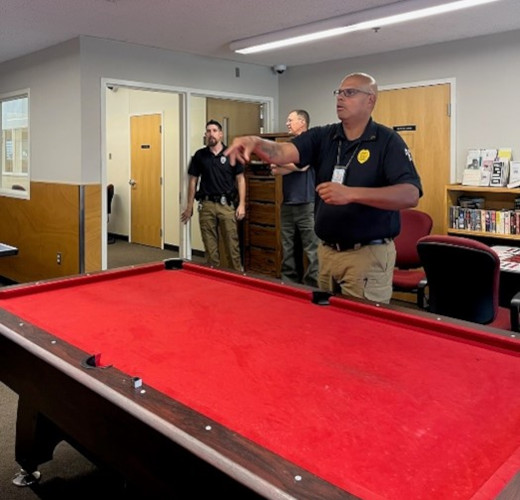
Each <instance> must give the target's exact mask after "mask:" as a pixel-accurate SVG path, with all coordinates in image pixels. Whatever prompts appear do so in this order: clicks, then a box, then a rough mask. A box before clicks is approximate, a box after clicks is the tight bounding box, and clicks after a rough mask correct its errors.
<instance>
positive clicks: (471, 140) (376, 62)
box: [279, 31, 520, 179]
mask: <svg viewBox="0 0 520 500" xmlns="http://www.w3.org/2000/svg"><path fill="white" fill-rule="evenodd" d="M354 71H363V72H366V73H370V74H371V75H373V76H374V77H375V78H376V80H377V81H378V83H379V85H380V86H394V85H399V84H407V83H415V82H423V81H431V80H439V79H448V78H454V79H455V81H456V103H455V105H456V116H457V123H456V144H455V148H456V167H457V171H458V177H459V179H460V178H461V171H462V169H463V168H464V164H465V159H466V152H467V150H468V149H469V148H493V147H501V146H508V147H512V148H513V158H516V159H520V126H519V123H520V99H519V97H518V82H519V81H520V31H514V32H509V33H502V34H498V35H490V36H483V37H478V38H473V39H468V40H462V41H458V42H448V43H442V44H437V45H431V46H425V47H420V48H415V49H408V50H400V51H396V52H390V53H386V54H379V55H374V56H366V57H360V58H354V59H344V60H339V61H330V62H324V63H319V64H312V65H304V66H297V67H292V68H291V67H289V68H288V69H287V71H286V72H285V73H284V75H283V76H282V77H280V106H279V110H280V113H279V123H284V121H283V120H285V118H286V116H287V113H288V112H289V111H290V110H291V109H293V108H305V109H307V111H309V113H310V115H311V125H323V124H326V123H331V122H335V121H337V118H336V111H335V98H334V97H333V95H332V90H333V89H335V88H337V87H338V85H339V83H340V81H341V79H342V78H343V77H344V76H345V75H346V74H348V73H351V72H354ZM452 104H454V103H452ZM434 147H435V144H432V148H434Z"/></svg>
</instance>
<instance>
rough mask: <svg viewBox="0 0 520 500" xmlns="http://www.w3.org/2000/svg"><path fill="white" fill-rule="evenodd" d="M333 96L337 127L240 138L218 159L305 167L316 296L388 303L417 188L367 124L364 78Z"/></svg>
mask: <svg viewBox="0 0 520 500" xmlns="http://www.w3.org/2000/svg"><path fill="white" fill-rule="evenodd" d="M334 95H335V96H336V113H337V116H338V118H339V120H340V123H337V124H332V125H326V126H322V127H313V128H311V129H310V130H309V131H307V132H305V133H303V134H301V135H299V136H297V137H295V138H294V139H293V140H292V141H291V142H279V143H276V142H274V141H267V140H263V139H261V138H259V137H256V136H248V137H241V138H238V139H235V141H233V143H232V145H231V146H230V147H229V148H228V149H227V150H226V151H225V153H224V154H226V155H228V156H229V157H230V160H231V164H234V163H235V162H236V161H237V160H238V161H242V162H244V161H249V158H250V155H251V153H253V152H254V153H256V154H257V155H258V156H259V157H260V158H262V159H263V160H264V161H267V162H270V163H277V164H285V163H295V164H296V165H298V166H300V165H301V166H304V165H309V164H310V165H312V167H313V168H315V170H316V184H317V187H316V192H317V194H318V197H317V202H316V214H315V230H316V234H317V235H318V237H319V238H320V239H321V241H322V242H321V244H320V246H319V248H318V261H319V278H318V284H319V286H320V288H321V289H323V290H327V291H329V292H332V293H335V292H336V291H338V289H339V290H341V293H343V294H345V295H351V296H354V297H360V298H365V299H368V300H371V301H375V302H389V301H390V299H391V297H392V275H393V269H394V266H395V246H394V242H393V238H394V237H395V236H397V235H398V234H399V231H400V216H399V210H401V209H404V208H412V207H415V206H417V203H418V201H419V197H420V196H422V187H421V181H420V179H419V175H418V174H417V171H416V169H415V166H414V163H413V160H412V156H411V154H410V151H409V149H408V147H407V145H406V144H405V142H404V141H403V139H402V138H401V137H400V136H399V134H397V133H396V132H395V131H393V130H392V129H389V128H387V127H385V126H383V125H380V124H378V123H376V122H374V121H373V120H372V118H371V114H372V110H373V109H374V106H375V103H376V100H377V84H376V81H375V80H374V78H373V77H372V76H370V75H367V74H364V73H352V74H350V75H347V76H346V77H345V78H344V79H343V80H342V82H341V85H340V88H339V89H337V90H335V91H334Z"/></svg>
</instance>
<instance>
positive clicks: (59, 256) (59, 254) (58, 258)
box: [56, 252, 61, 265]
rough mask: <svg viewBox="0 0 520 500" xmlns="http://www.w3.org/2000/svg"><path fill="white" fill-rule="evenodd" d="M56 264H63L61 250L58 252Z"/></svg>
mask: <svg viewBox="0 0 520 500" xmlns="http://www.w3.org/2000/svg"><path fill="white" fill-rule="evenodd" d="M56 264H58V265H61V252H58V253H57V254H56Z"/></svg>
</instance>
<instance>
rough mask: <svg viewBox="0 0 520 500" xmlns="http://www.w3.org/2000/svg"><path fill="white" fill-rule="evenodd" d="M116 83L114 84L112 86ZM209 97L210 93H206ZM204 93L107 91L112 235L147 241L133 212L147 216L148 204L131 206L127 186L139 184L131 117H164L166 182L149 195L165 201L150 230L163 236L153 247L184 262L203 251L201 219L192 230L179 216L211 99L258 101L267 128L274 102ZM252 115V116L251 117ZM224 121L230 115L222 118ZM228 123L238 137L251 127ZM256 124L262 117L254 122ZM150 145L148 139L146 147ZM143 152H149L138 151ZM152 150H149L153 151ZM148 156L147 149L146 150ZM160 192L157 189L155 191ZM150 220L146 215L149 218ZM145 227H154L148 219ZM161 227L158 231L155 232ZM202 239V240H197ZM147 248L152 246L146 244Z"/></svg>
mask: <svg viewBox="0 0 520 500" xmlns="http://www.w3.org/2000/svg"><path fill="white" fill-rule="evenodd" d="M112 83H114V84H112ZM208 94H209V93H208ZM208 94H206V95H203V94H200V93H191V92H186V90H185V89H183V90H179V91H176V90H175V89H171V90H170V91H166V90H164V88H161V89H153V87H152V88H143V89H138V88H135V85H130V84H128V86H125V83H124V82H117V84H116V82H111V83H110V84H108V83H107V85H106V90H105V120H106V121H105V139H104V140H105V146H106V147H105V157H104V167H106V170H105V175H106V177H105V176H104V183H106V184H113V185H114V187H115V195H114V199H113V202H112V213H111V216H110V219H109V221H108V232H109V233H110V234H111V235H115V236H116V238H117V239H122V240H130V241H132V242H136V243H137V242H141V241H142V242H145V241H148V240H147V239H141V238H140V237H136V235H135V234H134V233H135V228H132V220H131V218H132V212H133V213H134V215H135V213H136V212H139V213H141V215H143V216H144V214H146V212H147V211H148V208H147V206H148V203H147V202H139V203H138V206H141V207H142V206H144V209H140V208H139V209H138V208H134V207H132V203H133V202H132V196H133V194H134V193H133V191H134V190H133V189H132V188H131V186H130V184H129V182H131V180H132V179H133V180H136V179H135V178H134V177H133V172H132V170H131V156H132V150H131V122H130V117H131V116H148V115H159V116H162V165H163V167H162V178H161V181H162V184H161V185H160V187H159V193H160V194H159V196H154V195H150V196H151V199H152V200H153V201H158V200H162V201H161V202H160V209H159V212H157V209H156V208H154V214H155V215H151V218H153V219H154V222H155V226H154V227H153V229H152V230H151V232H152V233H153V234H154V235H155V238H157V236H156V235H157V234H161V233H160V230H161V229H162V242H161V241H159V242H157V240H155V241H154V242H152V244H153V245H154V246H155V245H157V246H159V247H160V246H161V245H162V246H163V247H164V248H165V249H167V250H171V249H174V250H177V251H178V252H179V254H180V255H181V256H182V257H183V258H190V259H191V258H192V253H191V249H192V247H193V248H194V249H197V248H198V249H201V250H202V248H203V246H202V241H200V246H197V233H199V234H200V230H199V227H198V221H195V220H194V219H195V218H196V217H197V215H198V214H197V213H196V214H194V217H193V219H192V222H191V231H190V229H189V228H188V227H186V226H184V224H182V223H181V221H180V213H181V211H182V207H183V203H185V201H184V200H185V195H186V191H187V189H186V187H187V173H186V172H187V168H188V164H189V160H190V158H191V155H192V154H193V153H194V152H195V151H196V150H197V149H199V148H200V147H203V146H204V130H205V123H206V121H207V117H208V111H207V101H208V99H212V100H214V101H215V102H217V101H218V102H217V103H218V104H219V105H225V104H231V103H232V104H233V106H235V105H236V106H237V107H238V108H240V107H242V106H244V107H248V108H250V106H248V105H249V104H251V103H254V108H255V109H262V115H263V116H267V118H266V119H265V123H267V124H269V123H270V121H269V119H270V117H271V109H272V106H273V103H272V100H271V99H264V98H254V97H251V99H250V100H247V97H241V98H239V99H234V98H233V97H232V96H229V95H226V96H219V95H218V94H217V93H214V94H213V95H208ZM248 114H250V113H248ZM222 116H223V118H226V117H227V114H225V115H224V114H223V115H222ZM233 116H234V115H232V116H231V117H230V119H228V120H226V122H225V123H226V126H227V127H228V133H229V132H231V133H232V134H236V135H238V134H240V133H242V132H241V130H245V131H247V132H250V130H251V129H250V128H249V127H247V128H246V129H240V128H239V129H238V132H235V131H234V130H235V129H234V128H233V127H234V123H235V122H236V123H238V124H239V125H240V124H241V123H244V120H243V119H242V118H240V119H238V120H237V119H236V118H233ZM256 123H258V119H257V120H256ZM149 142H150V141H149V140H148V139H145V140H143V141H142V144H143V145H145V146H146V145H147V144H148V143H149ZM139 148H140V149H141V152H143V151H146V150H147V148H141V146H140V145H139V147H138V149H139ZM150 149H151V148H150ZM148 152H149V151H148ZM155 192H156V191H155ZM146 217H148V215H146ZM143 224H144V225H146V226H148V225H150V226H152V225H151V223H150V222H149V221H147V222H146V223H143ZM157 227H159V228H160V229H159V232H158V231H157V230H156V228H157ZM199 238H200V237H199ZM146 244H149V242H148V243H146ZM111 247H112V246H106V245H105V246H104V249H103V268H106V264H107V252H108V251H109V250H110V248H111Z"/></svg>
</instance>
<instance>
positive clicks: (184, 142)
mask: <svg viewBox="0 0 520 500" xmlns="http://www.w3.org/2000/svg"><path fill="white" fill-rule="evenodd" d="M109 87H125V88H129V89H132V90H148V91H154V92H165V93H175V94H178V95H179V98H180V106H179V114H180V116H179V118H180V119H179V123H180V127H181V130H180V134H179V137H180V150H181V151H180V153H181V154H180V157H181V160H180V164H181V168H180V169H179V176H180V179H179V182H180V184H179V185H180V187H181V192H180V194H179V204H180V207H183V206H184V205H185V204H186V201H187V199H188V164H189V160H190V155H189V153H188V152H189V151H191V147H190V146H191V144H190V138H189V133H188V131H189V130H190V128H189V127H190V116H189V109H190V106H189V105H190V97H191V96H196V97H214V98H217V99H218V98H221V99H222V98H223V99H233V100H239V101H246V102H258V103H262V104H264V110H265V116H264V125H265V127H264V128H265V130H264V132H272V131H273V130H274V125H275V106H274V98H273V97H269V96H260V95H252V94H241V93H238V92H224V91H217V90H210V89H200V88H194V87H178V86H174V85H161V84H154V83H146V82H136V81H131V80H121V79H114V78H106V77H102V78H101V85H100V102H101V189H102V193H103V196H102V200H101V210H102V214H106V213H107V199H106V187H107V183H108V181H107V177H108V175H107V169H108V165H107V138H106V134H107V130H106V112H107V111H106V93H107V91H108V89H109ZM163 142H164V141H163ZM163 148H164V144H163ZM163 153H164V151H163ZM163 163H164V155H163ZM163 179H164V172H163ZM162 189H163V191H164V189H165V186H164V183H163V186H162ZM163 204H164V196H163ZM178 223H179V235H180V241H179V256H180V257H181V258H183V259H188V260H191V258H192V251H191V242H190V226H189V223H188V224H183V223H182V222H181V221H180V218H179V222H178ZM162 225H163V228H162V229H163V236H164V234H165V231H164V214H163V221H162ZM107 253H108V245H107V218H106V217H102V218H101V269H103V270H105V269H106V268H107Z"/></svg>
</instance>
